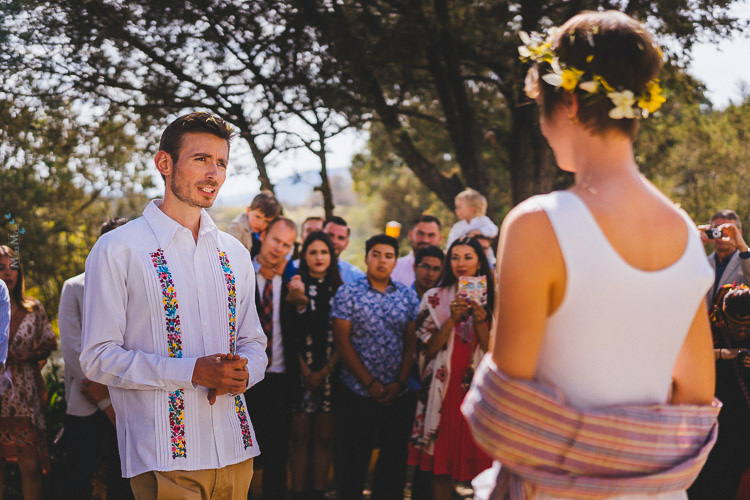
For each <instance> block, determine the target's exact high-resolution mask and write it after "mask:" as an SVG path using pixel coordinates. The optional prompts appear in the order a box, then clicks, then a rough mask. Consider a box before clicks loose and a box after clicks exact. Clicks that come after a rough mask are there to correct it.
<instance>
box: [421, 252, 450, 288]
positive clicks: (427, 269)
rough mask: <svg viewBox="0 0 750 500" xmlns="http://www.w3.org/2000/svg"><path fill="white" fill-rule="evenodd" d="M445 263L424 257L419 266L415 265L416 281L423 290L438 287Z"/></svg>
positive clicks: (434, 258) (435, 258)
mask: <svg viewBox="0 0 750 500" xmlns="http://www.w3.org/2000/svg"><path fill="white" fill-rule="evenodd" d="M442 270H443V262H442V261H441V260H440V259H438V258H437V257H429V256H428V257H423V258H422V261H421V262H420V263H419V264H415V265H414V281H416V282H417V285H418V286H419V287H420V288H422V289H423V290H429V289H430V288H434V287H435V285H437V280H438V278H440V272H441V271H442Z"/></svg>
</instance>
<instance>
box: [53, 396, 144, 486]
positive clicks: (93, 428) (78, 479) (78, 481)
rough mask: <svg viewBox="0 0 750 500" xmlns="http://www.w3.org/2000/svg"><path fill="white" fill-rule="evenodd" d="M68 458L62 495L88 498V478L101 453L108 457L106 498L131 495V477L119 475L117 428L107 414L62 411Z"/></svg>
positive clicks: (120, 473) (120, 472)
mask: <svg viewBox="0 0 750 500" xmlns="http://www.w3.org/2000/svg"><path fill="white" fill-rule="evenodd" d="M63 439H64V442H65V451H66V453H67V461H66V467H65V479H64V487H63V488H64V490H63V493H64V494H63V495H61V498H91V489H92V485H91V480H92V479H93V477H94V472H96V465H97V462H98V460H99V458H100V457H105V460H107V471H108V477H107V498H113V499H131V498H133V494H132V492H131V491H130V481H129V480H127V479H124V478H123V477H122V471H121V469H120V456H119V453H118V449H117V432H116V431H115V428H114V426H113V425H112V423H111V422H110V421H109V419H108V418H107V416H106V415H105V414H104V413H103V412H101V411H97V412H96V413H94V414H93V415H89V416H88V417H76V416H73V415H65V432H64V434H63Z"/></svg>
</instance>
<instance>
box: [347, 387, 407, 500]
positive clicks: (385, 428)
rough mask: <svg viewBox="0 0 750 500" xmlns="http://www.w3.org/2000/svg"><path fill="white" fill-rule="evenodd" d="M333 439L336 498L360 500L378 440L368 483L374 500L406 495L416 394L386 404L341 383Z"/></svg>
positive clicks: (403, 396) (396, 498) (391, 499)
mask: <svg viewBox="0 0 750 500" xmlns="http://www.w3.org/2000/svg"><path fill="white" fill-rule="evenodd" d="M337 405H338V406H337V408H338V410H337V412H336V429H335V438H334V439H335V444H334V470H335V473H336V490H337V493H336V498H340V499H343V500H359V499H361V498H362V490H363V489H364V486H365V478H366V476H367V467H368V465H369V463H370V457H371V456H372V450H373V448H374V447H375V445H376V443H377V444H379V446H380V453H379V454H378V463H377V465H376V466H375V476H374V478H373V485H372V497H371V498H372V499H373V500H398V499H399V498H403V497H404V486H405V484H406V458H407V456H408V449H409V448H408V445H409V436H410V435H411V427H412V423H413V420H414V411H415V405H416V399H415V398H414V394H413V393H411V392H408V393H406V394H405V395H402V396H399V397H398V398H397V399H396V400H395V401H394V402H393V403H392V404H390V405H388V406H384V405H381V404H380V403H378V402H376V401H375V400H374V399H373V398H369V397H368V398H365V397H362V396H358V395H357V394H355V393H353V392H351V391H350V390H349V389H347V388H345V387H341V388H340V390H339V399H338V400H337Z"/></svg>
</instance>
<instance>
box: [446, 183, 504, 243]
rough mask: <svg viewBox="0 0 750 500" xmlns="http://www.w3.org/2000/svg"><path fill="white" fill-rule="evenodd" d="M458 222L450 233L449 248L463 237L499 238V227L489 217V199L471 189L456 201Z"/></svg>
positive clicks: (463, 192)
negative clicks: (479, 235)
mask: <svg viewBox="0 0 750 500" xmlns="http://www.w3.org/2000/svg"><path fill="white" fill-rule="evenodd" d="M454 204H455V207H456V208H455V212H456V218H458V222H456V223H455V224H453V227H452V228H451V230H450V233H448V243H447V245H448V246H451V244H452V243H453V242H454V241H455V240H456V239H457V238H460V237H461V236H466V235H471V236H474V235H476V234H482V235H484V236H487V237H488V238H494V237H495V236H497V231H498V230H497V226H496V225H495V223H494V222H492V220H491V219H490V218H489V217H487V215H486V214H487V198H485V197H484V196H482V194H481V193H480V192H479V191H477V190H475V189H471V188H467V189H464V190H463V191H461V192H460V193H458V194H457V195H456V198H455V200H454Z"/></svg>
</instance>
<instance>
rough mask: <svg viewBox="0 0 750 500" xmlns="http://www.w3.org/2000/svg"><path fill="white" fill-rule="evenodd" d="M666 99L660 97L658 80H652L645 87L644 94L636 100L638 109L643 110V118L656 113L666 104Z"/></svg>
mask: <svg viewBox="0 0 750 500" xmlns="http://www.w3.org/2000/svg"><path fill="white" fill-rule="evenodd" d="M666 100H667V98H666V97H664V96H663V95H661V87H660V86H659V80H657V79H654V80H651V81H650V82H648V84H647V85H646V92H644V93H643V95H641V97H640V98H639V99H638V107H639V108H641V109H642V110H643V116H644V118H648V115H649V114H651V113H653V112H654V111H656V110H657V109H659V108H660V107H661V105H662V104H663V103H664V102H666Z"/></svg>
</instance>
